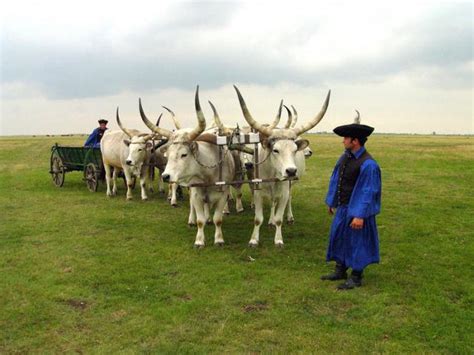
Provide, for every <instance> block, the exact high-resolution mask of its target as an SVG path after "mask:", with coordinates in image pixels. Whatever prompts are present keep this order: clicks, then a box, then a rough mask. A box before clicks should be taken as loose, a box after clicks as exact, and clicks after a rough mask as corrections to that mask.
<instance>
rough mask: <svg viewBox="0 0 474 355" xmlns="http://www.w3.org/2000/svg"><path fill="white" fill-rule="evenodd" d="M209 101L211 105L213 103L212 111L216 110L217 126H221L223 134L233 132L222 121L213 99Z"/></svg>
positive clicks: (215, 119)
mask: <svg viewBox="0 0 474 355" xmlns="http://www.w3.org/2000/svg"><path fill="white" fill-rule="evenodd" d="M208 102H209V105H211V108H212V112H214V122H215V124H216V126H217V128H219V129H220V130H221V132H222V134H231V133H232V130H231V129H229V128H227V127H226V126H224V124H223V123H222V121H221V119H220V117H219V114H218V113H217V110H216V108H215V107H214V105H213V104H212V102H211V101H208Z"/></svg>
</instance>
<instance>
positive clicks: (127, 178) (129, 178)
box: [123, 168, 133, 200]
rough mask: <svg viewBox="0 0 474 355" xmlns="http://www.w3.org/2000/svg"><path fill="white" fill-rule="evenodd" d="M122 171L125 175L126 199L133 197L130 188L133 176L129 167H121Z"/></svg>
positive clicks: (131, 187)
mask: <svg viewBox="0 0 474 355" xmlns="http://www.w3.org/2000/svg"><path fill="white" fill-rule="evenodd" d="M123 173H124V175H125V181H127V200H131V199H132V198H133V195H132V189H133V177H132V173H131V172H130V170H129V169H127V168H125V169H123Z"/></svg>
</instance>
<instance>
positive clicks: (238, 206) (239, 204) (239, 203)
mask: <svg viewBox="0 0 474 355" xmlns="http://www.w3.org/2000/svg"><path fill="white" fill-rule="evenodd" d="M235 192H236V193H235V197H236V199H235V209H236V210H237V213H240V212H243V211H244V205H243V204H242V186H239V187H235Z"/></svg>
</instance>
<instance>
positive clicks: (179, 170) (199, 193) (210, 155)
mask: <svg viewBox="0 0 474 355" xmlns="http://www.w3.org/2000/svg"><path fill="white" fill-rule="evenodd" d="M195 108H196V115H197V120H198V126H197V127H195V128H193V129H178V130H176V131H175V132H171V131H169V130H167V129H163V128H160V127H157V126H156V125H154V124H153V123H152V122H151V121H150V120H149V119H148V118H147V117H146V115H145V113H144V111H143V108H142V105H141V101H140V115H141V117H142V120H143V122H144V123H145V124H146V125H147V126H148V128H150V129H151V130H152V131H154V132H155V133H157V134H159V135H161V136H164V137H166V138H168V140H169V141H168V144H167V145H166V148H165V147H164V149H166V156H167V158H168V163H167V164H166V168H165V171H164V172H163V174H162V178H163V180H164V181H166V182H173V183H177V184H179V185H181V186H189V187H190V205H191V212H192V209H193V208H194V209H195V213H196V224H197V229H198V230H197V234H196V239H195V242H194V246H195V247H198V248H201V247H203V246H204V245H205V236H204V227H205V225H206V220H207V216H206V205H207V206H208V207H209V209H211V210H212V209H214V215H213V222H214V225H215V228H216V229H215V234H214V244H216V245H222V244H224V238H223V234H222V217H223V213H222V211H223V209H224V206H225V204H226V202H227V199H228V197H229V186H221V187H217V186H213V184H215V183H216V182H218V169H219V167H218V165H219V164H218V163H219V148H218V146H217V145H215V142H216V136H215V135H212V134H202V135H201V133H203V132H204V130H205V128H206V120H205V117H204V114H203V112H202V110H201V105H200V103H199V87H197V89H196V95H195ZM234 172H235V165H234V159H233V158H232V155H231V154H229V153H228V151H227V150H225V151H224V153H223V158H222V180H223V181H232V179H233V177H234ZM193 184H204V185H209V186H208V187H206V186H193ZM190 218H191V213H190Z"/></svg>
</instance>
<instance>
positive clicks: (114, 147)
mask: <svg viewBox="0 0 474 355" xmlns="http://www.w3.org/2000/svg"><path fill="white" fill-rule="evenodd" d="M117 123H118V125H119V127H120V128H121V130H122V131H106V132H105V133H104V136H103V137H102V140H101V144H100V145H101V148H100V149H101V152H102V161H103V164H104V169H105V177H106V181H107V196H114V195H116V194H117V175H118V173H119V171H121V170H123V172H124V175H125V179H126V182H127V200H131V199H132V188H133V177H139V178H140V187H141V197H142V200H147V199H148V196H147V193H146V185H147V183H148V177H149V174H148V163H149V161H150V158H151V149H152V147H153V144H152V142H151V141H150V139H151V138H152V137H153V134H147V133H141V132H140V131H137V130H135V129H127V128H124V127H123V126H122V124H121V122H120V118H119V110H118V107H117ZM112 168H113V177H112ZM112 179H113V187H111V181H112Z"/></svg>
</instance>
